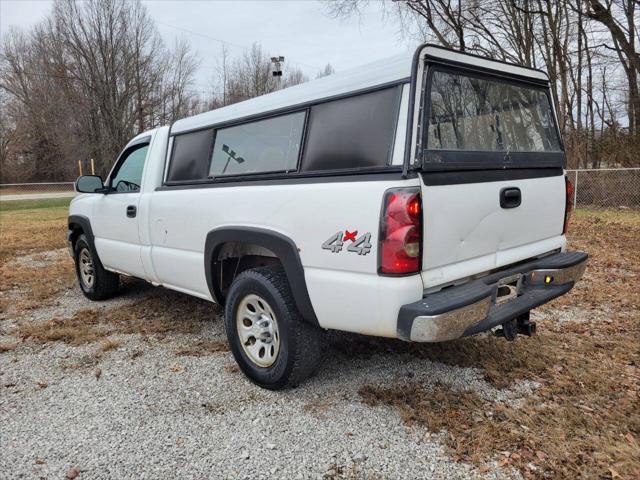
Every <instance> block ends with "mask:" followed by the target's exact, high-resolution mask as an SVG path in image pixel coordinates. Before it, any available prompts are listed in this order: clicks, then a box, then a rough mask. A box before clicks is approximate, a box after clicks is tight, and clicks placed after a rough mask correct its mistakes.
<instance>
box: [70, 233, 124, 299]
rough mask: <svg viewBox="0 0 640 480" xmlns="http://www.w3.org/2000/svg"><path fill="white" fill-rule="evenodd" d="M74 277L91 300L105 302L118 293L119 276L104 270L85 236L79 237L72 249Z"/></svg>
mask: <svg viewBox="0 0 640 480" xmlns="http://www.w3.org/2000/svg"><path fill="white" fill-rule="evenodd" d="M74 253H75V261H76V276H77V277H78V283H79V284H80V289H81V290H82V293H84V295H85V296H86V297H87V298H89V299H91V300H106V299H107V298H110V297H112V296H113V295H115V294H116V292H117V291H118V287H119V286H120V276H119V275H118V274H117V273H112V272H109V271H107V270H105V269H104V267H103V266H102V263H101V262H100V259H99V258H98V257H97V255H95V254H94V252H93V249H92V248H91V247H90V246H89V242H88V240H87V237H86V236H85V235H80V237H79V238H78V240H77V241H76V244H75V247H74Z"/></svg>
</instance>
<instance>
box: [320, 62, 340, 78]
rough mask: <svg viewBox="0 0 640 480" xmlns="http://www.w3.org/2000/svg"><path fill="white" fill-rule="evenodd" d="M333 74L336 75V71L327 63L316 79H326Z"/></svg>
mask: <svg viewBox="0 0 640 480" xmlns="http://www.w3.org/2000/svg"><path fill="white" fill-rule="evenodd" d="M334 73H336V71H335V70H334V69H333V66H332V65H331V64H330V63H327V64H326V65H325V66H324V68H323V69H322V70H320V71H319V72H318V74H317V75H316V78H322V77H328V76H329V75H333V74H334Z"/></svg>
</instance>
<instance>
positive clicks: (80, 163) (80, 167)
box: [78, 160, 82, 176]
mask: <svg viewBox="0 0 640 480" xmlns="http://www.w3.org/2000/svg"><path fill="white" fill-rule="evenodd" d="M78 171H79V172H80V176H82V160H78Z"/></svg>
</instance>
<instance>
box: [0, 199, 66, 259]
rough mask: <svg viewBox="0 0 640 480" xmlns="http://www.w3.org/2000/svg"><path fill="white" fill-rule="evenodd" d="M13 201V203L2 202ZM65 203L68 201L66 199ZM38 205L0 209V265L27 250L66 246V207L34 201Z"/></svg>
mask: <svg viewBox="0 0 640 480" xmlns="http://www.w3.org/2000/svg"><path fill="white" fill-rule="evenodd" d="M5 203H12V202H5ZM66 203H68V201H67V202H66ZM35 205H36V206H38V208H25V209H13V208H12V209H10V210H7V206H6V205H4V206H1V208H0V265H2V264H4V263H5V262H6V261H7V260H8V259H10V258H12V257H16V256H18V255H24V254H27V253H35V252H44V251H47V250H54V249H56V248H63V247H65V246H66V237H65V233H66V220H67V215H68V208H67V207H66V206H65V205H59V202H58V203H51V205H53V206H52V207H48V205H49V204H42V205H40V204H35Z"/></svg>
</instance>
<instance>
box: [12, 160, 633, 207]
mask: <svg viewBox="0 0 640 480" xmlns="http://www.w3.org/2000/svg"><path fill="white" fill-rule="evenodd" d="M567 176H568V177H569V179H570V180H571V183H572V184H573V189H574V193H573V195H574V202H575V205H576V207H577V208H580V207H599V208H621V207H627V208H640V168H601V169H583V170H567ZM73 195H74V191H73V182H53V183H5V184H0V200H28V199H41V198H62V197H72V196H73Z"/></svg>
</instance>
